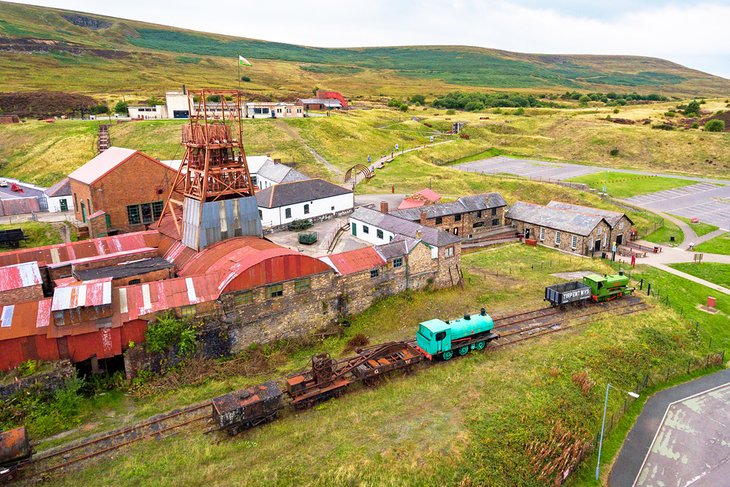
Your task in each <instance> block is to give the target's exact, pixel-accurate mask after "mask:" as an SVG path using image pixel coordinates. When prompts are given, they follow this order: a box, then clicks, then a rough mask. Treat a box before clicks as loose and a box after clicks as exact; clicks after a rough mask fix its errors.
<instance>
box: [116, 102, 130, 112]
mask: <svg viewBox="0 0 730 487" xmlns="http://www.w3.org/2000/svg"><path fill="white" fill-rule="evenodd" d="M128 110H129V103H127V102H126V101H118V102H117V104H116V105H114V113H127V111H128Z"/></svg>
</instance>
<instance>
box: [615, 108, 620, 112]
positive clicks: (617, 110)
mask: <svg viewBox="0 0 730 487" xmlns="http://www.w3.org/2000/svg"><path fill="white" fill-rule="evenodd" d="M620 111H621V110H619V109H618V108H614V109H613V113H618V112H620Z"/></svg>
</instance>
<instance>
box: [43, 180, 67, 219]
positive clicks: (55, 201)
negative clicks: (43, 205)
mask: <svg viewBox="0 0 730 487" xmlns="http://www.w3.org/2000/svg"><path fill="white" fill-rule="evenodd" d="M44 193H45V196H46V201H47V202H48V211H52V212H58V211H73V209H74V201H73V198H72V197H71V182H70V181H69V179H68V178H65V179H62V180H61V181H59V182H57V183H56V184H54V185H53V186H51V187H50V188H48V189H47V190H45V191H44Z"/></svg>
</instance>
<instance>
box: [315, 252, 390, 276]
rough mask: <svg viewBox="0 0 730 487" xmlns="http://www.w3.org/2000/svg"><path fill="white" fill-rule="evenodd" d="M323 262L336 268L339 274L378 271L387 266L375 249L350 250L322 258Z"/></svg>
mask: <svg viewBox="0 0 730 487" xmlns="http://www.w3.org/2000/svg"><path fill="white" fill-rule="evenodd" d="M320 260H322V262H325V263H326V264H327V265H329V266H331V267H332V268H334V269H335V270H336V271H337V273H338V274H340V275H347V274H355V273H357V272H362V271H366V270H370V269H377V268H378V267H382V266H384V265H385V264H386V261H385V259H383V258H382V257H381V256H380V254H378V253H377V252H376V251H375V249H374V248H373V247H364V248H362V249H356V250H350V251H348V252H342V253H341V254H331V255H327V256H325V257H320Z"/></svg>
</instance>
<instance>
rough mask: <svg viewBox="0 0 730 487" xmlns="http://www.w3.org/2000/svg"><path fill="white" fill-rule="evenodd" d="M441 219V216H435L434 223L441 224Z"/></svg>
mask: <svg viewBox="0 0 730 487" xmlns="http://www.w3.org/2000/svg"><path fill="white" fill-rule="evenodd" d="M442 221H443V218H441V217H440V216H437V217H436V225H441V222H442Z"/></svg>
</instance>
